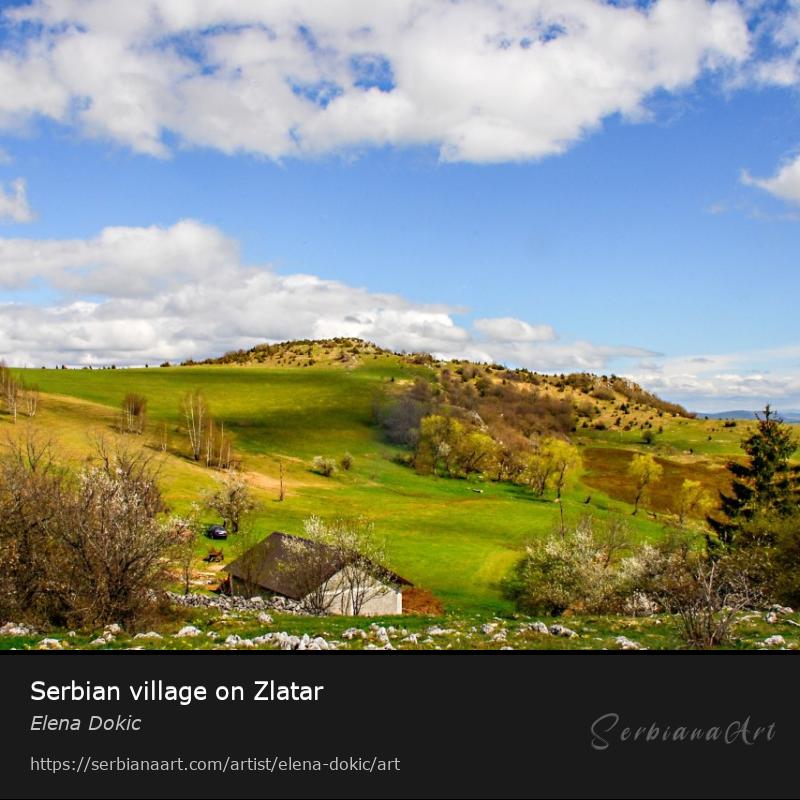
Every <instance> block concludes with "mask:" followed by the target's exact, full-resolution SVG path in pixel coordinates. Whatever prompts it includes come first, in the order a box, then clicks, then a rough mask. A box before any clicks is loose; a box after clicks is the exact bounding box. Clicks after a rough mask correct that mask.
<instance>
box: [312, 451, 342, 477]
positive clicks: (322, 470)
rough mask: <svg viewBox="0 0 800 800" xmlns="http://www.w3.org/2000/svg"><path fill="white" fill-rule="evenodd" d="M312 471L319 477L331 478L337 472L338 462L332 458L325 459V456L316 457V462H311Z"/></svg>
mask: <svg viewBox="0 0 800 800" xmlns="http://www.w3.org/2000/svg"><path fill="white" fill-rule="evenodd" d="M311 469H312V470H313V471H314V472H316V473H317V474H319V475H324V476H325V477H326V478H330V477H331V475H333V473H334V472H336V462H335V461H334V460H333V459H332V458H325V456H314V460H313V461H312V462H311Z"/></svg>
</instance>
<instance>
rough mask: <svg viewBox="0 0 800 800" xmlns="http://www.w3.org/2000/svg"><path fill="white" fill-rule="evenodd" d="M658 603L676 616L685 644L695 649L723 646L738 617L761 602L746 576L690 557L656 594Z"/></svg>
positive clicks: (718, 563)
mask: <svg viewBox="0 0 800 800" xmlns="http://www.w3.org/2000/svg"><path fill="white" fill-rule="evenodd" d="M658 599H659V602H660V604H661V605H662V606H663V607H664V608H666V609H667V610H668V611H670V612H672V613H674V614H677V615H678V617H679V618H680V621H681V626H682V629H683V635H684V638H685V639H686V642H687V643H688V644H689V645H690V646H692V647H696V648H707V647H715V646H717V645H721V644H725V643H726V642H727V641H728V640H729V639H730V636H731V632H732V630H733V626H734V624H735V622H736V618H737V615H738V614H739V613H740V612H741V611H743V610H744V609H746V608H752V607H753V606H754V605H757V604H758V603H759V602H760V600H761V599H762V598H761V597H760V594H759V592H758V590H757V589H756V588H755V587H754V586H753V585H752V584H751V583H750V581H749V580H748V578H747V576H746V575H744V574H742V573H739V572H728V571H726V569H725V565H724V563H721V562H719V561H713V560H710V559H705V558H700V557H690V558H687V559H686V561H685V562H684V563H683V564H682V565H680V567H679V568H678V570H676V572H675V574H674V575H672V576H671V577H670V579H669V580H668V581H667V583H666V585H664V586H662V587H661V590H660V591H659V592H658Z"/></svg>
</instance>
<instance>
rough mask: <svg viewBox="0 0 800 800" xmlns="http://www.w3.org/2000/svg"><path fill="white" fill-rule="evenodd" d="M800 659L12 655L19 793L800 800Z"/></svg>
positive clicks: (7, 772) (9, 716) (6, 667)
mask: <svg viewBox="0 0 800 800" xmlns="http://www.w3.org/2000/svg"><path fill="white" fill-rule="evenodd" d="M795 661H796V660H795V659H793V658H791V657H787V656H786V655H785V654H784V655H781V654H769V653H755V654H752V655H748V654H740V655H737V654H713V655H691V654H683V655H681V654H675V653H672V654H655V653H598V654H591V653H587V654H585V655H584V654H557V653H553V654H542V653H539V654H529V653H502V654H498V653H429V654H425V653H422V654H420V653H408V654H403V653H393V654H386V653H363V652H362V653H327V654H322V653H304V654H299V653H295V654H292V655H286V654H283V653H263V652H262V653H225V654H219V653H155V652H153V653H118V654H79V653H75V654H62V653H50V654H29V655H28V654H24V653H16V654H13V653H12V654H8V655H7V656H4V657H3V659H2V667H3V676H4V680H3V685H4V689H5V698H4V706H5V712H6V713H4V714H3V724H4V734H5V735H4V737H3V738H4V748H3V756H2V763H3V774H4V787H5V790H4V794H5V795H6V796H14V797H59V798H69V797H149V796H158V797H167V796H168V797H176V798H178V797H203V798H204V797H226V798H227V797H230V798H237V797H286V796H292V797H299V798H304V797H310V798H313V797H326V798H330V797H418V796H425V797H488V796H491V797H498V798H502V797H539V796H548V797H551V796H552V797H605V796H608V797H673V796H678V795H689V796H698V797H790V796H797V782H796V776H795V769H794V762H795V759H796V753H797V752H798V746H800V729H799V726H798V713H797V712H798V695H797V692H796V681H797V665H796V663H795Z"/></svg>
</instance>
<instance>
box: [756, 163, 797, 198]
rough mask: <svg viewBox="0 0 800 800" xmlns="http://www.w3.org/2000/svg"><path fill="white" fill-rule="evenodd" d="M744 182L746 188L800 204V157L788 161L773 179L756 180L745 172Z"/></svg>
mask: <svg viewBox="0 0 800 800" xmlns="http://www.w3.org/2000/svg"><path fill="white" fill-rule="evenodd" d="M742 182H743V183H744V184H745V185H746V186H757V187H758V188H759V189H764V191H767V192H769V193H770V194H773V195H775V196H776V197H780V198H781V199H783V200H789V201H790V202H794V203H800V156H797V157H795V158H794V159H792V160H789V161H787V162H786V163H785V164H784V165H783V166H782V167H781V168H780V169H779V170H778V172H777V173H776V174H775V175H774V176H773V177H771V178H754V177H753V176H751V175H750V174H749V173H748V172H744V173H742Z"/></svg>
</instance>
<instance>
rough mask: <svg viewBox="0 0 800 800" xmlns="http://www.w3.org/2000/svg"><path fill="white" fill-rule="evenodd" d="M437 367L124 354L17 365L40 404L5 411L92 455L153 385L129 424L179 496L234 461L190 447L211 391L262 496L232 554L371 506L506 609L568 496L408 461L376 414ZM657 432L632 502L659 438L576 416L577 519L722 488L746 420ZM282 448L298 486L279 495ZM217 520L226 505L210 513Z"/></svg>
mask: <svg viewBox="0 0 800 800" xmlns="http://www.w3.org/2000/svg"><path fill="white" fill-rule="evenodd" d="M424 369H425V368H424V367H421V366H415V365H413V364H410V363H409V362H408V361H407V360H406V359H403V358H402V357H398V356H376V357H371V358H365V359H362V360H361V362H360V363H359V364H358V365H357V366H347V367H335V366H330V365H315V366H309V367H299V366H292V367H275V366H269V367H264V366H260V367H247V366H188V367H167V368H159V367H151V368H149V369H117V370H111V369H106V370H76V369H70V370H52V369H48V370H40V369H28V370H18V371H17V373H18V375H19V377H21V378H22V379H23V380H24V381H25V383H26V384H28V385H34V384H35V385H36V386H38V388H39V390H40V392H41V393H42V395H41V403H40V410H39V412H38V414H37V415H36V417H35V418H33V419H32V420H27V419H25V418H23V417H21V418H20V420H19V422H18V423H17V426H16V428H14V426H12V424H11V422H10V420H9V418H8V417H7V415H4V416H3V417H2V418H1V419H0V426H2V427H3V428H4V429H5V430H6V431H9V432H13V431H14V430H17V431H19V430H21V429H22V428H23V427H24V426H25V425H29V424H30V425H33V426H34V427H35V428H36V429H37V430H39V431H40V432H41V433H42V434H43V435H46V436H47V437H50V438H52V440H53V441H54V442H55V443H56V444H57V446H58V447H59V449H60V451H61V455H62V457H63V458H64V459H66V460H68V461H70V462H71V463H74V464H76V465H77V464H79V463H80V462H81V461H82V460H84V459H86V458H87V457H89V455H90V453H91V450H92V446H93V444H92V443H93V441H94V440H95V439H96V438H97V436H98V435H104V436H113V435H117V434H115V427H116V426H115V423H116V419H117V414H118V409H119V407H120V403H121V401H122V399H123V397H124V396H125V394H126V393H128V392H137V393H140V394H143V395H144V396H146V398H147V400H148V430H149V432H148V433H145V434H144V435H143V436H129V437H128V438H129V439H130V440H131V441H135V442H136V443H137V444H139V443H141V445H142V446H145V447H150V448H152V452H153V455H154V457H155V458H156V459H158V461H159V462H160V469H161V478H162V484H163V489H164V493H165V496H166V499H167V502H168V504H169V506H170V507H171V509H172V510H173V511H176V512H180V511H182V510H185V509H186V508H188V506H189V504H190V503H192V502H193V501H198V500H200V499H201V497H202V495H203V493H204V492H206V491H208V490H209V489H210V488H211V487H213V486H214V484H215V481H219V480H220V477H221V474H220V473H219V472H218V471H216V470H213V469H207V468H205V467H204V466H201V465H198V464H196V463H194V462H193V461H191V460H190V459H189V457H188V439H187V436H186V434H185V432H184V431H183V429H182V421H181V411H180V405H181V398H182V397H183V396H184V395H185V394H186V393H187V392H190V391H192V390H195V389H200V390H202V392H203V393H204V395H205V397H206V399H207V401H208V404H209V407H210V411H211V415H212V416H213V418H214V420H215V422H216V423H217V424H218V425H219V424H224V427H225V430H226V432H228V433H230V434H231V435H232V437H233V440H234V442H235V447H236V450H237V452H238V454H239V455H240V456H241V458H242V461H243V471H244V472H245V474H246V476H247V479H248V481H249V483H250V485H251V487H252V490H253V492H254V494H255V495H256V497H257V499H258V502H259V508H258V510H257V512H255V513H254V514H252V515H251V517H250V518H249V520H248V522H247V527H248V530H249V533H248V534H244V535H240V536H231V537H230V538H229V539H228V540H227V541H226V542H224V543H222V547H223V548H224V550H225V561H226V562H228V561H230V560H231V559H232V558H234V557H235V556H236V555H237V553H238V552H239V551H240V550H241V549H242V548H243V547H244V546H245V544H246V543H247V542H251V541H252V540H253V539H254V538H260V537H261V536H263V535H266V534H268V533H269V532H271V531H273V530H284V531H287V532H289V533H298V534H299V533H302V530H303V521H304V519H306V518H307V517H309V516H311V515H318V516H321V517H323V518H333V517H338V516H356V515H360V516H365V517H367V518H369V519H371V520H373V521H374V523H375V525H376V528H377V530H378V531H379V532H380V533H381V534H382V535H383V536H384V537H385V538H386V540H387V544H388V550H389V555H390V559H391V567H392V568H393V569H394V570H395V571H396V572H398V573H399V574H401V575H403V576H404V577H406V578H408V579H409V580H410V581H412V582H413V583H414V584H415V585H416V586H418V587H420V588H422V589H425V590H427V591H429V592H431V593H433V594H434V595H435V596H436V597H437V598H438V599H439V600H440V601H441V602H442V604H443V606H444V609H445V610H447V611H458V612H462V611H463V612H476V613H489V614H492V613H498V614H503V613H509V612H511V611H512V610H513V609H512V607H511V605H510V604H509V603H508V601H506V600H505V599H503V597H502V594H501V591H500V581H501V580H502V579H503V577H504V576H505V575H506V574H507V573H508V571H509V569H510V568H511V566H512V565H513V564H514V562H515V560H516V559H517V558H518V557H519V554H520V551H521V549H522V548H523V547H524V544H525V542H526V541H527V540H528V539H529V538H530V537H533V536H539V535H543V534H546V533H548V532H550V531H552V530H553V529H554V528H555V526H556V525H557V524H558V519H559V509H558V506H557V505H556V504H555V503H554V502H553V500H552V498H550V497H545V498H544V499H537V498H534V497H533V496H532V495H531V493H530V492H529V491H527V490H526V489H525V488H523V487H519V486H513V485H509V484H499V483H491V482H482V481H474V482H473V481H466V480H454V479H446V478H437V477H430V476H420V475H417V474H416V473H415V472H414V471H413V470H412V469H411V468H409V467H407V466H404V465H402V464H400V463H398V458H397V457H398V456H399V455H401V454H402V451H401V449H400V448H398V447H395V446H392V445H389V444H387V443H386V442H385V441H384V440H383V438H382V436H381V432H380V430H379V429H378V428H377V426H376V425H375V424H374V421H373V419H374V414H373V409H374V407H375V404H376V402H379V401H380V399H381V398H382V396H383V395H384V393H385V392H386V391H387V390H388V389H389V388H391V386H393V385H396V384H397V382H401V381H404V380H410V379H413V378H414V377H415V376H416V375H419V374H420V373H421V372H422V371H423V370H424ZM161 423H166V426H167V430H168V449H167V452H166V453H163V452H162V451H161V449H160V447H159V446H158V443H157V437H156V434H155V431H156V429H157V428H158V427H159V426H160V425H161ZM662 428H663V431H662V433H661V434H659V435H658V437H657V442H656V443H655V444H654V445H651V446H650V448H651V449H653V448H655V449H653V452H655V453H656V454H657V455H658V457H659V458H660V459H662V461H663V462H664V463H665V464H667V465H668V466H669V467H670V468H669V469H668V470H666V471H665V483H664V486H662V487H661V488H660V490H659V491H658V492H655V493H654V497H653V506H652V509H651V510H650V513H641V514H640V515H639V516H637V517H635V518H633V517H630V510H631V506H630V505H629V502H630V497H629V488H628V487H627V484H626V480H625V469H626V464H627V461H628V460H629V459H630V458H631V457H632V454H633V453H634V452H637V451H642V450H646V449H648V446H647V445H645V444H643V443H642V441H641V435H640V434H638V433H637V432H636V431H635V430H634V431H631V432H615V431H594V430H590V431H580V430H579V431H578V433H577V436H576V441H577V442H578V444H579V445H580V447H581V448H582V449H583V451H584V471H583V474H582V476H581V478H580V480H579V481H578V482H577V484H576V485H575V486H574V487H573V488H572V489H570V490H569V492H568V493H567V495H566V496H565V497H564V513H565V516H566V517H567V518H568V519H577V518H578V517H580V516H581V515H584V514H592V515H594V516H595V517H598V518H605V517H606V516H607V515H609V514H623V515H628V517H629V519H630V523H631V526H632V529H633V533H634V536H635V538H637V539H640V540H641V539H647V538H656V537H659V536H661V535H662V533H663V527H664V522H665V516H666V514H667V513H668V512H669V510H670V498H671V494H672V493H673V492H674V490H675V488H676V487H677V486H679V485H680V481H681V480H682V479H683V478H684V477H688V476H700V478H701V479H702V480H703V481H704V482H706V483H707V485H708V486H709V488H713V489H716V488H719V487H721V486H724V475H723V472H722V466H723V465H724V463H725V460H726V459H727V458H728V457H731V456H735V455H736V454H737V453H738V452H739V450H738V442H739V440H740V438H741V436H742V433H743V431H744V430H745V428H746V425H745V424H742V423H740V424H739V425H738V426H737V427H736V428H732V429H726V428H723V427H722V423H720V422H718V421H705V420H685V419H681V418H672V417H667V418H665V419H664V420H663V425H662ZM345 453H350V454H351V455H352V456H353V466H352V468H351V469H350V470H342V469H339V470H337V472H336V473H335V474H334V475H333V476H332V477H330V478H324V477H322V476H320V475H317V474H315V473H314V472H312V470H311V461H312V459H313V458H314V456H317V455H320V456H326V457H330V458H333V459H336V460H337V462H338V461H339V460H340V459H341V458H342V456H344V454H345ZM281 464H282V466H283V471H284V475H285V488H286V496H285V499H284V500H283V501H282V502H281V501H279V488H278V487H279V476H280V472H281ZM205 521H207V522H212V521H215V520H214V518H213V515H211V514H210V513H206V515H205ZM210 546H211V543H210V542H208V541H206V540H203V541H201V542H200V544H199V546H198V552H197V556H198V562H197V566H198V570H206V572H205V573H202V572H201V573H199V575H198V584H197V587H198V588H201V587H202V582H203V580H204V575H205V577H207V578H208V580H207V581H206V582H207V583H209V582H211V581H212V579H213V573H212V572H210V571H209V568H208V567H207V566H206V565H204V564H203V563H202V561H201V560H200V559H201V557H202V556H203V555H204V554H205V553H206V552H207V550H208V549H209V547H210Z"/></svg>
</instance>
